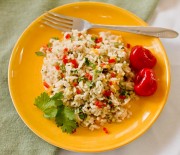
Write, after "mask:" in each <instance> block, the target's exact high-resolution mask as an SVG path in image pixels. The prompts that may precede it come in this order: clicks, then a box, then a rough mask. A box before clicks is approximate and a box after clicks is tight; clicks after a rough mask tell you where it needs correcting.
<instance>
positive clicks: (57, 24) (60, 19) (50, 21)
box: [42, 12, 73, 31]
mask: <svg viewBox="0 0 180 155" xmlns="http://www.w3.org/2000/svg"><path fill="white" fill-rule="evenodd" d="M42 23H43V24H45V25H47V26H50V27H52V28H55V29H58V30H60V31H70V30H72V26H73V18H72V17H69V16H64V15H61V14H57V13H54V12H47V13H46V14H45V15H44V18H43V21H42Z"/></svg>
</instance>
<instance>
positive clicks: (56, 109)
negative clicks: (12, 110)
mask: <svg viewBox="0 0 180 155" xmlns="http://www.w3.org/2000/svg"><path fill="white" fill-rule="evenodd" d="M62 98H63V94H62V92H59V93H56V94H55V95H54V96H52V97H49V95H48V94H47V93H45V92H44V93H42V94H41V95H40V96H38V97H37V98H36V99H35V103H34V104H35V105H36V106H37V107H38V108H39V109H41V110H42V111H43V113H44V117H45V118H48V119H55V122H56V124H57V126H60V127H61V129H62V131H63V132H67V133H73V131H74V130H75V129H76V128H77V127H78V124H77V122H76V119H75V112H74V109H72V108H70V107H68V106H65V105H64V104H63V101H62Z"/></svg>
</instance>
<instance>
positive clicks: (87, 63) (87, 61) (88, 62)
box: [84, 58, 90, 66]
mask: <svg viewBox="0 0 180 155" xmlns="http://www.w3.org/2000/svg"><path fill="white" fill-rule="evenodd" d="M84 63H85V64H86V65H87V66H89V64H90V61H89V59H88V58H85V62H84Z"/></svg>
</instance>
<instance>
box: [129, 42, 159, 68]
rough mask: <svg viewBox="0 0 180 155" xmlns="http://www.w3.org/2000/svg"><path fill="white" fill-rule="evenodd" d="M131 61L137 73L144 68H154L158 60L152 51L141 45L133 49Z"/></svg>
mask: <svg viewBox="0 0 180 155" xmlns="http://www.w3.org/2000/svg"><path fill="white" fill-rule="evenodd" d="M129 59H130V64H131V66H132V68H134V69H135V70H137V71H139V70H141V69H143V68H153V67H154V66H155V64H156V58H155V57H154V55H153V54H152V53H151V51H150V50H148V49H146V48H144V47H142V46H140V45H137V46H134V47H133V48H132V50H131V54H130V57H129Z"/></svg>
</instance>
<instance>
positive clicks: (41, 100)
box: [34, 92, 50, 110]
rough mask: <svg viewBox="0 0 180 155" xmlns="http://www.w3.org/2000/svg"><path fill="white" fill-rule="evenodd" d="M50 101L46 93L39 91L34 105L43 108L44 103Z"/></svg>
mask: <svg viewBox="0 0 180 155" xmlns="http://www.w3.org/2000/svg"><path fill="white" fill-rule="evenodd" d="M49 101H50V97H49V95H48V94H47V93H45V92H44V93H41V95H40V96H38V97H37V98H35V103H34V104H35V105H36V106H37V107H38V108H39V109H41V110H44V109H45V107H44V106H45V105H46V103H48V102H49Z"/></svg>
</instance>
